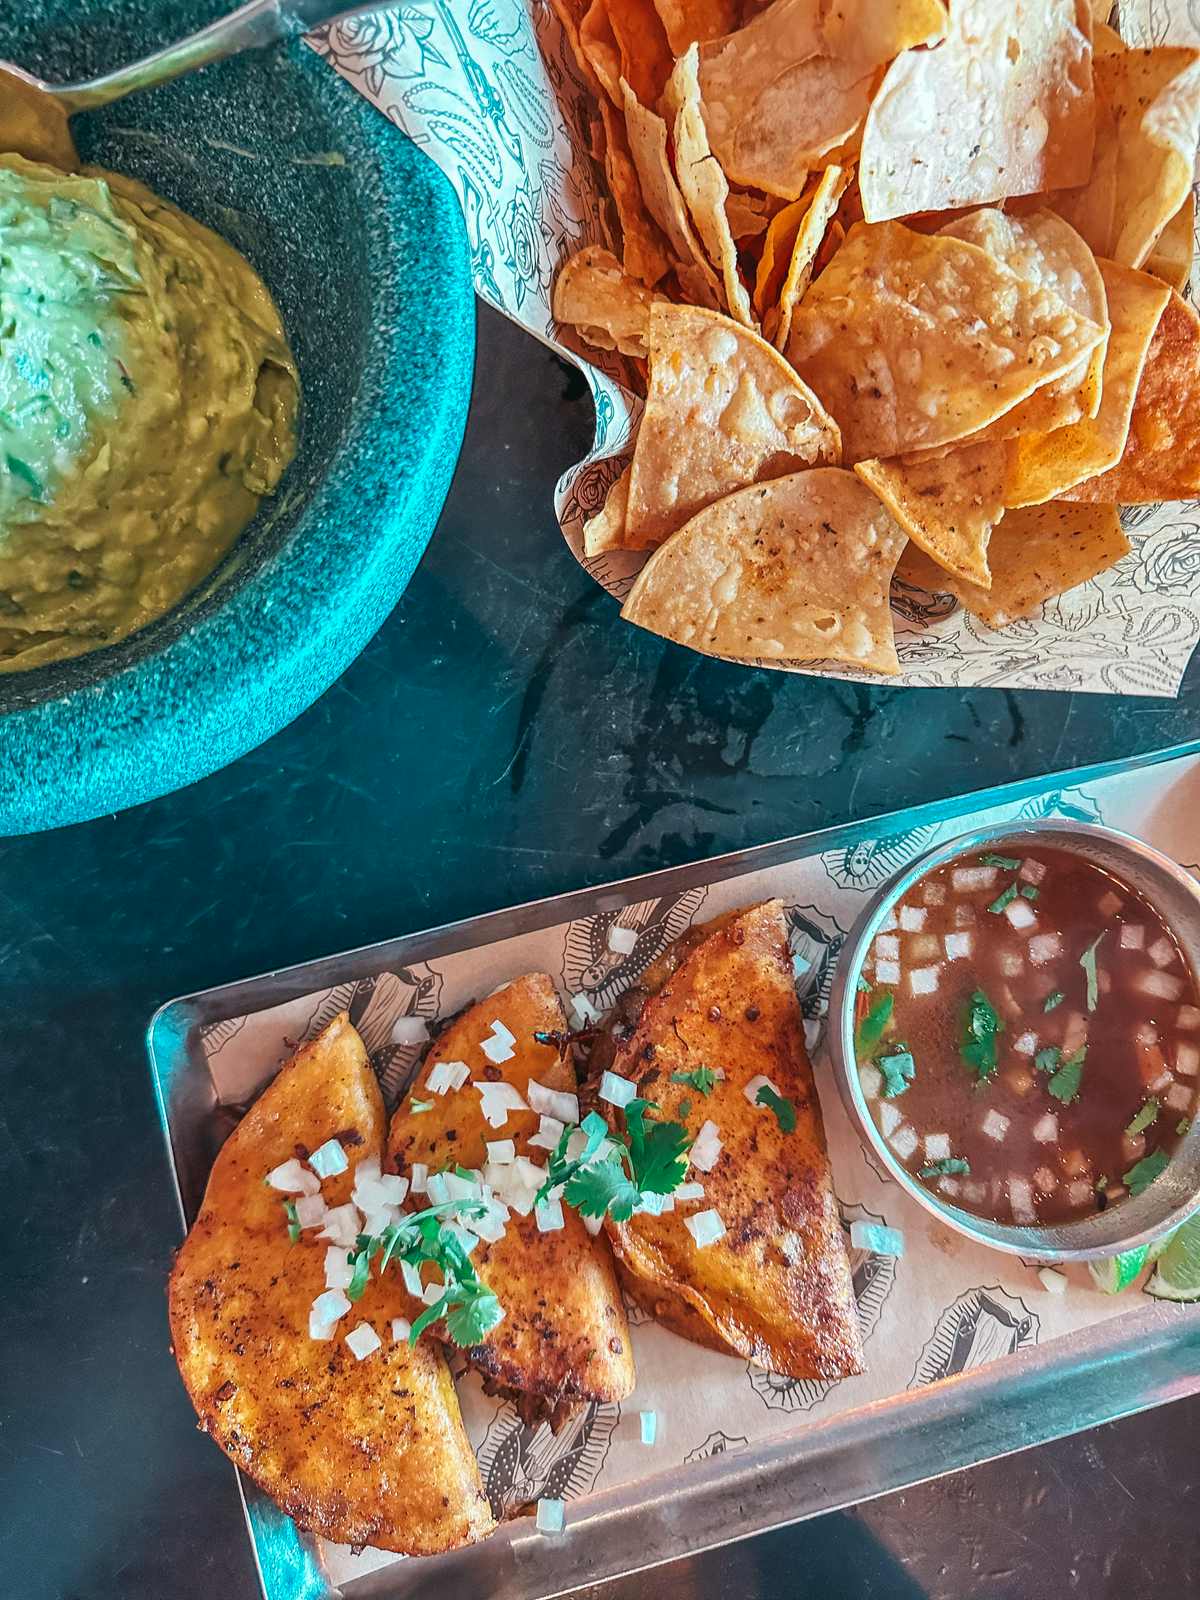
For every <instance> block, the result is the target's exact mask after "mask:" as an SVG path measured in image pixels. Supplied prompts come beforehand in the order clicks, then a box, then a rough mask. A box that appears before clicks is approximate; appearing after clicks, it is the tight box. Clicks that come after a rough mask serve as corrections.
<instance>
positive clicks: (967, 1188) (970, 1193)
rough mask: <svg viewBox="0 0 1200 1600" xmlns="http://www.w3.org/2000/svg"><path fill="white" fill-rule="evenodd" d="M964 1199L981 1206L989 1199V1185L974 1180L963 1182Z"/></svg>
mask: <svg viewBox="0 0 1200 1600" xmlns="http://www.w3.org/2000/svg"><path fill="white" fill-rule="evenodd" d="M963 1199H964V1200H969V1201H970V1203H971V1204H972V1205H973V1206H981V1205H982V1204H983V1202H984V1201H985V1200H986V1199H987V1185H986V1184H983V1183H977V1182H974V1181H972V1182H971V1183H964V1184H963Z"/></svg>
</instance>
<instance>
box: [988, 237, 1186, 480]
mask: <svg viewBox="0 0 1200 1600" xmlns="http://www.w3.org/2000/svg"><path fill="white" fill-rule="evenodd" d="M1100 270H1101V272H1102V273H1103V275H1104V287H1105V289H1106V290H1107V294H1108V310H1109V316H1110V318H1111V319H1112V331H1111V332H1110V334H1109V337H1108V347H1107V351H1106V353H1105V357H1104V385H1103V390H1102V393H1101V397H1100V409H1099V410H1098V411H1097V413H1096V415H1095V416H1094V417H1085V418H1083V419H1082V420H1081V421H1079V422H1076V423H1074V424H1072V426H1070V427H1069V428H1058V429H1056V430H1055V431H1054V432H1053V433H1040V434H1039V433H1028V434H1024V435H1022V436H1021V437H1020V438H1019V439H1014V440H1013V442H1012V450H1011V455H1010V458H1009V469H1008V481H1007V483H1006V485H1005V502H1006V504H1008V505H1010V506H1028V505H1039V504H1041V502H1043V501H1045V500H1050V499H1053V498H1054V497H1055V496H1057V495H1061V494H1062V493H1063V491H1064V490H1065V489H1070V488H1073V487H1074V486H1075V485H1076V484H1077V483H1083V482H1084V481H1085V480H1086V479H1088V478H1091V477H1093V476H1095V475H1096V474H1097V473H1101V472H1105V471H1107V469H1108V468H1109V467H1112V466H1115V465H1116V463H1117V462H1118V461H1119V460H1120V459H1121V454H1122V452H1123V450H1124V449H1125V441H1126V439H1127V438H1128V436H1129V424H1130V416H1131V414H1132V411H1133V403H1134V396H1135V395H1136V394H1137V389H1138V384H1139V382H1140V381H1141V376H1142V369H1143V367H1144V366H1145V364H1146V355H1147V352H1148V350H1149V349H1150V343H1151V340H1152V339H1153V337H1154V330H1155V328H1157V326H1158V322H1159V318H1160V317H1161V316H1162V313H1163V308H1164V307H1165V306H1166V303H1167V301H1168V299H1169V298H1170V291H1169V289H1168V288H1167V285H1166V284H1165V283H1159V282H1158V281H1157V280H1156V279H1154V278H1152V277H1150V276H1149V275H1148V274H1146V273H1144V272H1135V271H1134V270H1133V269H1132V268H1131V267H1120V266H1118V265H1117V264H1116V262H1113V261H1102V262H1101V263H1100Z"/></svg>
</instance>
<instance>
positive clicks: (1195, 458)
mask: <svg viewBox="0 0 1200 1600" xmlns="http://www.w3.org/2000/svg"><path fill="white" fill-rule="evenodd" d="M1198 495H1200V318H1198V317H1197V316H1196V313H1195V311H1194V310H1193V309H1192V307H1191V306H1189V305H1188V304H1187V303H1186V301H1184V300H1183V299H1182V298H1181V297H1180V296H1179V294H1178V293H1177V292H1176V291H1175V290H1174V289H1172V290H1171V298H1170V299H1169V300H1168V301H1167V304H1166V308H1165V309H1164V311H1163V314H1162V317H1161V318H1160V320H1159V324H1158V327H1157V328H1156V329H1155V331H1154V338H1153V340H1152V341H1151V343H1150V351H1149V354H1148V355H1147V357H1146V364H1145V366H1144V368H1143V369H1142V379H1141V382H1140V384H1139V385H1138V391H1137V395H1136V397H1135V399H1134V402H1133V414H1132V416H1131V417H1130V420H1129V436H1128V438H1127V439H1126V441H1125V449H1124V450H1123V451H1122V453H1121V459H1120V461H1118V463H1117V464H1116V466H1115V467H1110V468H1109V470H1108V471H1107V472H1102V473H1101V474H1100V475H1099V476H1098V477H1095V478H1089V479H1087V481H1086V482H1085V483H1080V484H1077V485H1076V486H1075V488H1073V489H1068V490H1067V491H1066V493H1065V495H1064V496H1063V498H1064V499H1066V500H1093V501H1112V502H1113V503H1114V504H1116V505H1122V506H1136V505H1150V504H1154V503H1156V502H1157V501H1160V500H1194V499H1195V498H1196V497H1197V496H1198Z"/></svg>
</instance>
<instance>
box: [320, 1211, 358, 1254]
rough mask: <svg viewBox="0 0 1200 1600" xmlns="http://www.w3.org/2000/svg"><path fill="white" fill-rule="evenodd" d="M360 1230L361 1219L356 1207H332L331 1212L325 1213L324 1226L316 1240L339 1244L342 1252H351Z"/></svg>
mask: <svg viewBox="0 0 1200 1600" xmlns="http://www.w3.org/2000/svg"><path fill="white" fill-rule="evenodd" d="M361 1229H362V1218H361V1217H360V1216H359V1214H358V1207H357V1206H354V1205H344V1206H334V1207H333V1208H332V1210H330V1211H328V1212H326V1214H325V1226H324V1227H323V1228H322V1229H321V1231H320V1233H319V1234H318V1235H317V1238H318V1239H328V1240H330V1241H331V1243H333V1244H340V1245H341V1246H342V1248H343V1249H344V1250H353V1248H354V1246H355V1244H356V1243H357V1241H358V1235H359V1233H360V1231H361Z"/></svg>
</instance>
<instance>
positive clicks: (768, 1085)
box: [742, 1072, 779, 1105]
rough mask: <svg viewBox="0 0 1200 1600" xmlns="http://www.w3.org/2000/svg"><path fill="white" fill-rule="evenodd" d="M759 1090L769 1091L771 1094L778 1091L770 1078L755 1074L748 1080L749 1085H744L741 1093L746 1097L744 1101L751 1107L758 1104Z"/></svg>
mask: <svg viewBox="0 0 1200 1600" xmlns="http://www.w3.org/2000/svg"><path fill="white" fill-rule="evenodd" d="M760 1089H770V1091H771V1093H772V1094H778V1093H779V1090H778V1089H777V1088H776V1087H775V1085H774V1084H773V1083H772V1082H771V1080H770V1078H768V1077H766V1076H764V1074H763V1073H761V1072H760V1073H758V1074H756V1076H755V1077H753V1078H751V1079H750V1081H749V1083H747V1084H746V1085H744V1087H743V1089H742V1093H743V1094H744V1095H745V1096H746V1099H747V1100H749V1102H750V1104H751V1105H756V1104H757V1102H758V1091H759V1090H760Z"/></svg>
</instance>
